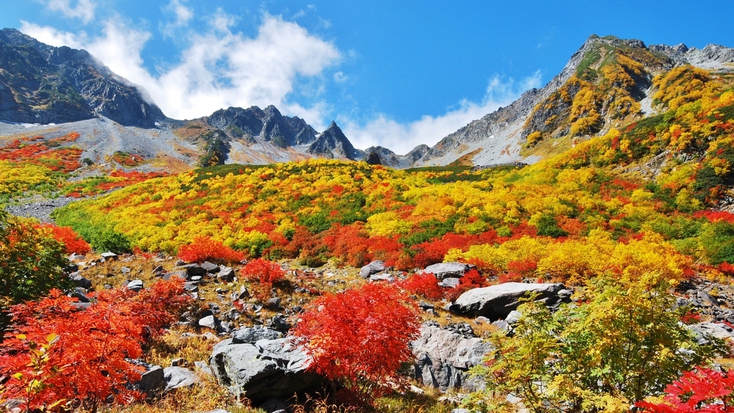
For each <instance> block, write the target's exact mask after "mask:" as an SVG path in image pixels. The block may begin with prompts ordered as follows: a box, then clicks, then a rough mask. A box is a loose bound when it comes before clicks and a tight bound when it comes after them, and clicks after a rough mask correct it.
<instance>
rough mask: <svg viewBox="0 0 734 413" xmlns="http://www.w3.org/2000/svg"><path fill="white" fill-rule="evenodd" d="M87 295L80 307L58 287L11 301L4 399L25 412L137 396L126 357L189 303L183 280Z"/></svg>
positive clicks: (136, 369)
mask: <svg viewBox="0 0 734 413" xmlns="http://www.w3.org/2000/svg"><path fill="white" fill-rule="evenodd" d="M91 296H92V299H93V303H92V305H90V306H89V307H88V308H86V309H80V308H79V306H77V305H75V304H76V299H75V298H71V297H67V296H65V295H63V294H62V293H61V292H60V291H59V290H53V291H52V292H51V293H50V294H49V295H48V296H47V297H45V298H43V299H41V300H39V301H28V302H25V303H22V304H18V305H15V306H12V307H11V313H12V316H13V325H12V326H11V328H12V334H9V335H8V337H7V338H6V339H5V340H4V341H3V342H2V343H0V377H8V378H9V379H8V381H7V382H6V383H5V394H4V397H6V398H8V399H14V398H15V399H19V400H21V401H22V402H23V406H22V407H23V408H25V409H27V410H28V411H35V409H40V410H45V411H50V410H54V409H61V407H63V406H66V407H81V408H83V409H86V410H90V411H96V410H97V409H98V408H99V407H100V406H101V405H102V404H104V403H106V402H107V401H108V400H113V401H114V402H116V403H120V404H126V403H129V402H131V401H133V400H136V399H139V398H140V397H141V396H142V395H141V393H140V392H139V391H137V390H135V389H133V388H132V387H131V386H130V384H131V383H135V382H136V381H137V380H139V379H140V374H141V373H142V370H143V369H142V368H141V367H140V366H138V365H137V364H135V363H132V362H131V361H130V360H131V359H137V358H140V357H141V356H142V355H143V350H142V346H143V344H144V343H145V342H146V340H148V339H149V338H151V337H153V336H155V335H157V334H159V333H160V332H161V329H162V327H164V326H165V325H167V324H170V323H171V322H173V321H175V320H176V319H177V316H178V314H179V313H180V311H182V309H183V308H184V307H185V306H187V305H188V303H189V302H190V297H188V296H186V295H184V290H183V280H180V279H177V278H172V279H171V281H159V282H158V283H156V284H155V285H153V286H152V287H151V288H150V289H147V290H143V291H141V292H139V293H135V292H133V291H131V290H128V289H116V290H108V291H101V292H99V293H97V294H92V295H91Z"/></svg>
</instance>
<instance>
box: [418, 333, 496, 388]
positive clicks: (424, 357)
mask: <svg viewBox="0 0 734 413" xmlns="http://www.w3.org/2000/svg"><path fill="white" fill-rule="evenodd" d="M420 333H421V335H420V337H419V338H418V339H417V340H415V341H413V342H412V343H411V348H412V351H413V355H414V356H415V363H414V369H415V378H416V379H417V380H419V381H421V382H422V383H423V385H425V386H431V387H435V388H438V389H441V390H442V391H446V390H449V389H461V390H466V391H474V390H477V389H481V388H482V387H483V382H482V380H481V379H476V378H473V377H471V376H470V375H469V369H470V368H472V367H474V366H476V365H478V364H479V363H481V362H482V359H483V358H484V355H485V354H487V353H488V352H489V351H490V350H492V346H491V345H490V344H489V343H488V342H486V341H484V340H482V339H481V338H479V337H468V336H467V335H466V334H461V333H458V332H455V331H450V330H447V329H442V328H441V327H440V326H438V325H435V324H430V323H426V324H423V325H422V326H421V330H420Z"/></svg>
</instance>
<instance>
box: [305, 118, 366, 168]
mask: <svg viewBox="0 0 734 413" xmlns="http://www.w3.org/2000/svg"><path fill="white" fill-rule="evenodd" d="M308 153H310V154H312V155H319V156H323V157H325V158H342V159H351V160H354V159H355V157H356V156H357V151H356V150H355V149H354V146H352V143H351V142H349V139H347V137H346V136H345V135H344V132H342V130H341V129H340V128H339V127H338V126H337V125H336V123H335V122H331V125H329V127H328V128H326V130H325V131H323V132H322V133H321V134H320V135H318V136H317V137H316V141H315V142H314V143H313V144H311V146H309V148H308Z"/></svg>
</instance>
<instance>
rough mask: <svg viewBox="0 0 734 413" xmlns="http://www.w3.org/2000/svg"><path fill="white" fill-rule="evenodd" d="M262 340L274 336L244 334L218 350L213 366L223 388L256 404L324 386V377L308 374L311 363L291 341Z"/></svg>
mask: <svg viewBox="0 0 734 413" xmlns="http://www.w3.org/2000/svg"><path fill="white" fill-rule="evenodd" d="M275 334H279V333H277V332H276V333H275ZM261 336H267V337H269V336H272V334H268V333H266V332H263V331H260V332H257V331H254V332H250V333H246V332H240V334H239V335H238V336H237V337H238V339H237V340H236V342H235V341H234V340H233V339H227V340H224V341H222V342H221V343H219V344H217V345H216V346H215V347H214V351H213V353H212V356H211V358H210V359H209V364H210V366H211V368H212V371H213V372H214V376H215V377H216V378H217V381H219V383H220V384H222V385H224V386H227V387H228V388H229V389H230V391H231V392H232V393H233V394H238V395H239V394H243V395H245V396H246V397H248V398H249V399H251V400H252V401H253V402H254V403H256V404H257V403H262V402H263V401H265V400H268V399H271V398H275V399H285V398H289V397H291V396H293V394H294V393H296V392H300V391H305V390H308V389H313V388H317V387H319V386H320V385H321V384H322V378H321V376H319V375H317V374H315V373H312V372H308V371H306V368H307V367H308V365H309V363H310V361H311V359H310V357H308V355H307V354H306V353H305V352H304V351H303V350H302V349H301V348H299V347H297V346H295V345H294V344H293V343H292V341H291V339H290V338H279V339H268V338H264V339H259V337H261ZM255 339H257V340H256V341H252V340H255Z"/></svg>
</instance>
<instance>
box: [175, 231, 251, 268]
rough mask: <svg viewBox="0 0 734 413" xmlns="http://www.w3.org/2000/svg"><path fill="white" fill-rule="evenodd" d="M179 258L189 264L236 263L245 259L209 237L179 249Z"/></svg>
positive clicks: (239, 253) (199, 238)
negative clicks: (209, 262) (208, 262)
mask: <svg viewBox="0 0 734 413" xmlns="http://www.w3.org/2000/svg"><path fill="white" fill-rule="evenodd" d="M178 258H180V259H182V260H184V261H187V262H204V261H215V262H225V263H236V262H240V261H242V260H243V259H245V255H244V254H243V253H241V252H239V251H235V250H233V249H232V248H229V247H228V246H226V245H224V244H223V243H222V242H220V241H216V240H213V239H211V238H209V237H196V238H194V242H192V243H191V244H188V245H183V246H181V248H179V249H178Z"/></svg>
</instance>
